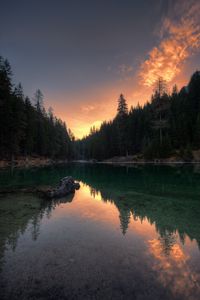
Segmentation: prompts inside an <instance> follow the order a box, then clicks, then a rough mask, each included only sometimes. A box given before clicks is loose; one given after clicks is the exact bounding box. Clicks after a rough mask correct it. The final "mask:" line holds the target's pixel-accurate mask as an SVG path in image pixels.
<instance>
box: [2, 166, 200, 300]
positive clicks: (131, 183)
mask: <svg viewBox="0 0 200 300" xmlns="http://www.w3.org/2000/svg"><path fill="white" fill-rule="evenodd" d="M21 172H25V174H27V173H26V172H30V173H28V174H27V176H25V175H23V176H22V175H21V173H20V171H17V175H16V177H15V178H14V177H13V176H15V174H14V175H12V176H11V177H10V179H9V180H5V178H6V176H7V179H8V178H9V176H10V175H8V174H7V175H6V176H5V178H4V182H3V183H2V186H3V187H4V188H5V187H8V188H9V185H10V182H12V183H13V186H26V185H38V184H39V182H40V184H54V183H56V182H57V181H58V180H57V178H58V177H59V178H60V177H62V176H63V177H64V176H66V175H69V174H72V175H73V176H74V178H75V179H76V180H79V181H81V189H80V190H79V191H77V192H76V193H75V195H70V196H69V197H66V198H63V199H60V200H53V201H50V202H49V201H43V200H42V199H39V198H38V197H35V196H33V195H23V194H15V195H7V196H3V197H1V198H0V275H2V278H3V279H2V280H0V291H1V292H0V296H1V293H2V297H1V299H6V297H7V298H8V297H10V298H12V299H17V297H19V295H22V296H23V297H24V299H36V298H42V299H49V298H50V296H49V295H50V294H52V295H53V296H52V297H54V296H55V294H56V295H58V296H57V297H58V298H59V299H65V298H66V297H67V295H68V298H69V299H71V298H73V297H74V298H79V299H93V298H95V299H113V298H115V299H118V298H119V299H133V297H135V298H136V299H137V297H138V298H141V299H154V300H155V299H160V298H161V297H162V299H187V300H188V299H194V300H197V299H199V295H200V264H199V261H200V251H199V247H200V221H199V215H200V185H199V183H200V174H199V172H198V169H197V168H196V167H195V169H193V168H191V167H187V168H174V167H163V168H160V167H159V168H158V167H151V168H150V167H137V168H130V169H129V168H120V167H118V168H116V167H110V166H82V165H81V166H74V165H73V166H67V168H66V166H63V167H61V168H60V169H59V168H57V169H48V168H47V169H42V170H37V171H36V170H34V171H31V170H30V171H29V170H28V171H24V170H22V171H21ZM31 172H35V173H34V174H35V175H36V176H35V177H34V176H33V173H31ZM40 172H41V173H42V174H41V173H40ZM54 172H55V173H54ZM53 174H54V175H55V177H54V176H53ZM0 178H1V175H0ZM22 178H24V180H22ZM34 178H35V180H34ZM19 179H20V180H19ZM41 253H43V257H41ZM44 253H46V256H45V255H44ZM22 256H23V260H22ZM33 260H34V261H36V262H37V261H39V262H40V266H38V265H37V264H36V265H35V266H33ZM11 266H12V267H11ZM13 266H14V267H13ZM38 270H40V272H39V273H41V274H39V273H38ZM86 270H87V272H86ZM29 272H30V277H31V279H30V278H29V279H28V277H27V278H26V276H24V277H23V279H22V281H21V282H20V279H19V278H18V274H21V273H23V274H29ZM54 273H55V274H57V277H55V276H54V275H52V274H54ZM86 274H87V275H86ZM0 277H1V276H0ZM11 277H12V280H11ZM8 282H10V288H9V286H8ZM38 282H39V283H38ZM102 284H103V286H104V289H103V290H102ZM27 285H29V287H30V291H24V287H25V286H27ZM38 286H39V288H38ZM52 286H53V287H52ZM57 286H59V291H58V289H57ZM77 287H79V289H77ZM144 287H145V289H144ZM39 291H40V293H41V294H40V293H39ZM41 291H42V292H41ZM17 292H19V293H21V294H16V295H17V296H15V293H17ZM29 292H30V293H32V294H29ZM38 293H39V294H38ZM31 295H32V296H31ZM38 295H39V296H38ZM88 295H89V296H88ZM23 297H22V298H23ZM50 299H51V298H50ZM52 299H54V298H52Z"/></svg>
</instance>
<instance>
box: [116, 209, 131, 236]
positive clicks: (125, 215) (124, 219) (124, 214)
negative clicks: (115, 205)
mask: <svg viewBox="0 0 200 300" xmlns="http://www.w3.org/2000/svg"><path fill="white" fill-rule="evenodd" d="M130 217H131V212H130V210H129V209H119V219H120V228H121V230H122V233H123V235H125V234H126V231H127V229H128V225H129V222H130Z"/></svg>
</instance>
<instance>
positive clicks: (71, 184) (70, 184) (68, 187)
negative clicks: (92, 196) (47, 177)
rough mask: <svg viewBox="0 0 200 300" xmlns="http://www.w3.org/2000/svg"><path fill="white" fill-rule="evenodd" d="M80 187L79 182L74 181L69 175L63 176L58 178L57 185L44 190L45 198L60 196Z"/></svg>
mask: <svg viewBox="0 0 200 300" xmlns="http://www.w3.org/2000/svg"><path fill="white" fill-rule="evenodd" d="M79 188H80V184H79V183H78V182H75V181H74V179H73V178H72V177H71V176H67V177H64V178H63V179H61V180H60V183H59V185H58V186H57V187H56V188H55V189H50V190H48V191H46V192H44V195H45V196H46V197H47V198H50V199H52V198H60V197H64V196H67V195H69V194H71V193H74V192H75V190H78V189H79Z"/></svg>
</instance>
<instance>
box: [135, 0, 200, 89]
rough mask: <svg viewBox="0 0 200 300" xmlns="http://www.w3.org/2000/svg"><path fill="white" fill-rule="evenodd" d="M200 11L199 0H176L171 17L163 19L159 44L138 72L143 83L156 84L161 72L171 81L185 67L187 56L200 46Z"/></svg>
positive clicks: (161, 74) (149, 85) (148, 85)
mask: <svg viewBox="0 0 200 300" xmlns="http://www.w3.org/2000/svg"><path fill="white" fill-rule="evenodd" d="M188 2H189V3H188ZM199 11H200V3H197V1H184V0H181V1H177V4H176V5H175V6H174V11H173V13H172V12H171V13H170V14H172V18H170V17H167V18H165V19H164V20H163V23H162V26H161V31H160V34H161V41H160V44H159V45H158V46H156V47H154V48H153V49H152V50H151V51H150V53H149V57H148V59H147V60H145V61H144V62H143V63H142V65H141V68H140V72H139V76H140V78H141V83H142V84H143V85H145V86H147V87H151V86H153V85H154V83H155V82H156V80H157V79H158V77H160V76H161V77H163V79H164V80H166V81H167V82H171V81H172V80H173V79H174V78H175V77H176V76H177V75H178V74H179V73H180V72H181V71H182V68H183V64H184V62H185V61H186V59H188V58H189V57H191V56H192V54H193V53H195V52H196V51H197V50H199V49H200V22H199Z"/></svg>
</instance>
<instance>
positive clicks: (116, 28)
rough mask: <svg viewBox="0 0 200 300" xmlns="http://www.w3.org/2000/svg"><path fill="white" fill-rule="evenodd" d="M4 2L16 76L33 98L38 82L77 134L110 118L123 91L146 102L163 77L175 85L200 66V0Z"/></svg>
mask: <svg viewBox="0 0 200 300" xmlns="http://www.w3.org/2000/svg"><path fill="white" fill-rule="evenodd" d="M150 2H151V3H150ZM38 6H39V7H40V10H39V11H38ZM47 8H48V9H47ZM2 9H3V10H5V11H6V12H9V13H10V14H11V18H10V23H9V24H8V26H7V27H6V28H5V29H4V31H3V32H1V42H2V43H1V50H0V55H2V56H3V57H6V58H8V60H9V61H10V63H11V66H12V67H13V73H14V81H15V82H16V83H18V82H19V81H20V82H22V85H23V87H24V92H25V95H28V96H29V97H30V98H31V97H32V95H33V94H34V92H35V90H36V89H37V88H40V89H41V90H42V92H43V94H44V96H45V98H44V100H45V107H46V108H48V107H50V106H51V107H53V110H54V113H55V115H56V116H57V117H58V118H61V119H62V120H63V121H65V122H66V124H67V127H68V128H70V129H71V130H72V132H73V133H74V135H75V136H76V138H82V137H83V136H85V135H87V134H88V133H89V131H90V128H91V127H93V126H95V127H96V128H99V126H100V125H101V123H102V122H103V121H109V120H111V119H112V118H113V117H114V116H115V114H116V108H117V99H118V97H119V95H120V94H121V93H123V94H124V96H125V98H126V100H127V103H128V105H129V108H130V107H131V106H133V107H134V106H136V105H137V103H140V104H144V103H145V102H147V101H148V100H150V95H151V93H152V88H153V85H154V83H155V81H156V79H157V78H158V77H160V76H161V77H163V79H165V80H166V81H167V83H168V85H169V88H170V89H171V87H172V86H173V85H174V84H175V83H176V84H177V85H178V87H179V88H181V87H182V86H184V85H185V84H187V82H188V81H189V79H190V76H191V75H192V73H193V72H194V71H196V70H197V69H198V68H199V61H200V21H199V14H200V13H199V11H200V3H199V1H198V0H191V1H187V0H175V1H172V0H152V1H145V0H141V1H139V2H138V1H137V2H135V1H130V0H127V2H126V5H124V3H122V2H121V1H119V0H115V1H109V3H108V1H105V0H102V1H101V2H98V3H93V2H86V3H84V5H83V3H82V1H80V0H78V1H77V4H74V3H70V4H69V3H67V1H61V3H60V5H59V6H58V5H56V4H55V3H53V2H52V3H50V2H49V1H47V0H44V1H42V3H41V2H39V0H35V1H34V2H33V1H32V2H30V3H24V1H19V2H18V3H13V10H12V11H15V14H13V13H12V12H10V9H9V3H4V4H3V7H2ZM149 12H150V13H149ZM9 13H5V14H3V15H2V18H1V20H0V25H2V26H1V27H2V28H3V26H4V24H6V23H7V19H8V14H9ZM52 18H53V20H54V22H52ZM36 20H37V21H36ZM13 28H15V29H14V30H13Z"/></svg>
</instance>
